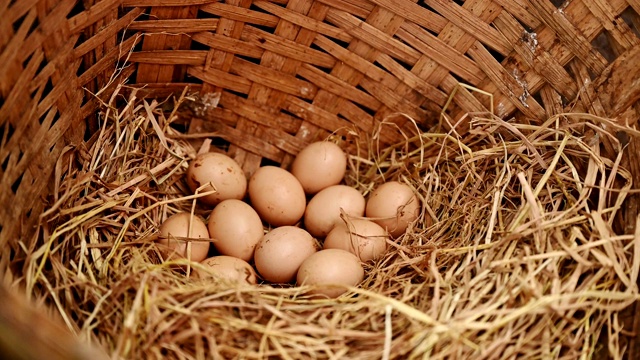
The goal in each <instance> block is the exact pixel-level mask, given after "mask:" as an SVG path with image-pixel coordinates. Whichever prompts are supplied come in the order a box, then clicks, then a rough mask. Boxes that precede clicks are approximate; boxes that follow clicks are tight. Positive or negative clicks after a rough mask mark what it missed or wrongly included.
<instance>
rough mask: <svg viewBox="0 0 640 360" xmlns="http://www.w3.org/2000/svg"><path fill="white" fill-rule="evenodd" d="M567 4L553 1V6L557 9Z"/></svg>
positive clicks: (562, 1)
mask: <svg viewBox="0 0 640 360" xmlns="http://www.w3.org/2000/svg"><path fill="white" fill-rule="evenodd" d="M565 2H566V0H551V3H552V4H553V6H555V7H557V8H560V7H562V5H564V3H565Z"/></svg>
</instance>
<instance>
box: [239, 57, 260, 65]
mask: <svg viewBox="0 0 640 360" xmlns="http://www.w3.org/2000/svg"><path fill="white" fill-rule="evenodd" d="M233 56H234V57H236V58H238V59H242V60H246V61H248V62H250V63H252V64H256V65H260V63H261V62H262V59H260V58H254V57H250V56H246V55H238V54H233Z"/></svg>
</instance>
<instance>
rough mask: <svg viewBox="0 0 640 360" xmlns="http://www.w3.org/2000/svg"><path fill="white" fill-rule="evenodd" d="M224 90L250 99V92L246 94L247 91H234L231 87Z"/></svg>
mask: <svg viewBox="0 0 640 360" xmlns="http://www.w3.org/2000/svg"><path fill="white" fill-rule="evenodd" d="M224 91H225V92H228V93H229V94H232V95H235V96H238V97H240V98H242V99H249V94H245V93H242V92H238V91H234V90H229V89H224Z"/></svg>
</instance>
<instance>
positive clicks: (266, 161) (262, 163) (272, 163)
mask: <svg viewBox="0 0 640 360" xmlns="http://www.w3.org/2000/svg"><path fill="white" fill-rule="evenodd" d="M262 166H277V167H280V163H278V162H277V161H273V160H269V159H267V158H264V157H263V158H262V160H261V161H260V167H262Z"/></svg>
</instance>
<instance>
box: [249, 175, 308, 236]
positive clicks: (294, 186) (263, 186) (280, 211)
mask: <svg viewBox="0 0 640 360" xmlns="http://www.w3.org/2000/svg"><path fill="white" fill-rule="evenodd" d="M249 198H250V199H251V205H252V206H253V208H254V209H255V210H256V211H257V212H258V214H259V215H260V218H261V219H262V220H264V221H266V222H268V223H269V224H271V225H273V226H274V227H278V226H286V225H294V224H296V223H297V222H298V221H300V219H301V218H302V215H303V214H304V209H305V207H306V205H307V199H306V197H305V193H304V190H303V189H302V185H300V182H299V181H298V179H296V177H295V176H293V175H292V174H291V173H290V172H288V171H287V170H284V169H282V168H279V167H275V166H263V167H261V168H259V169H258V170H256V172H255V173H254V174H253V176H252V177H251V179H249Z"/></svg>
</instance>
